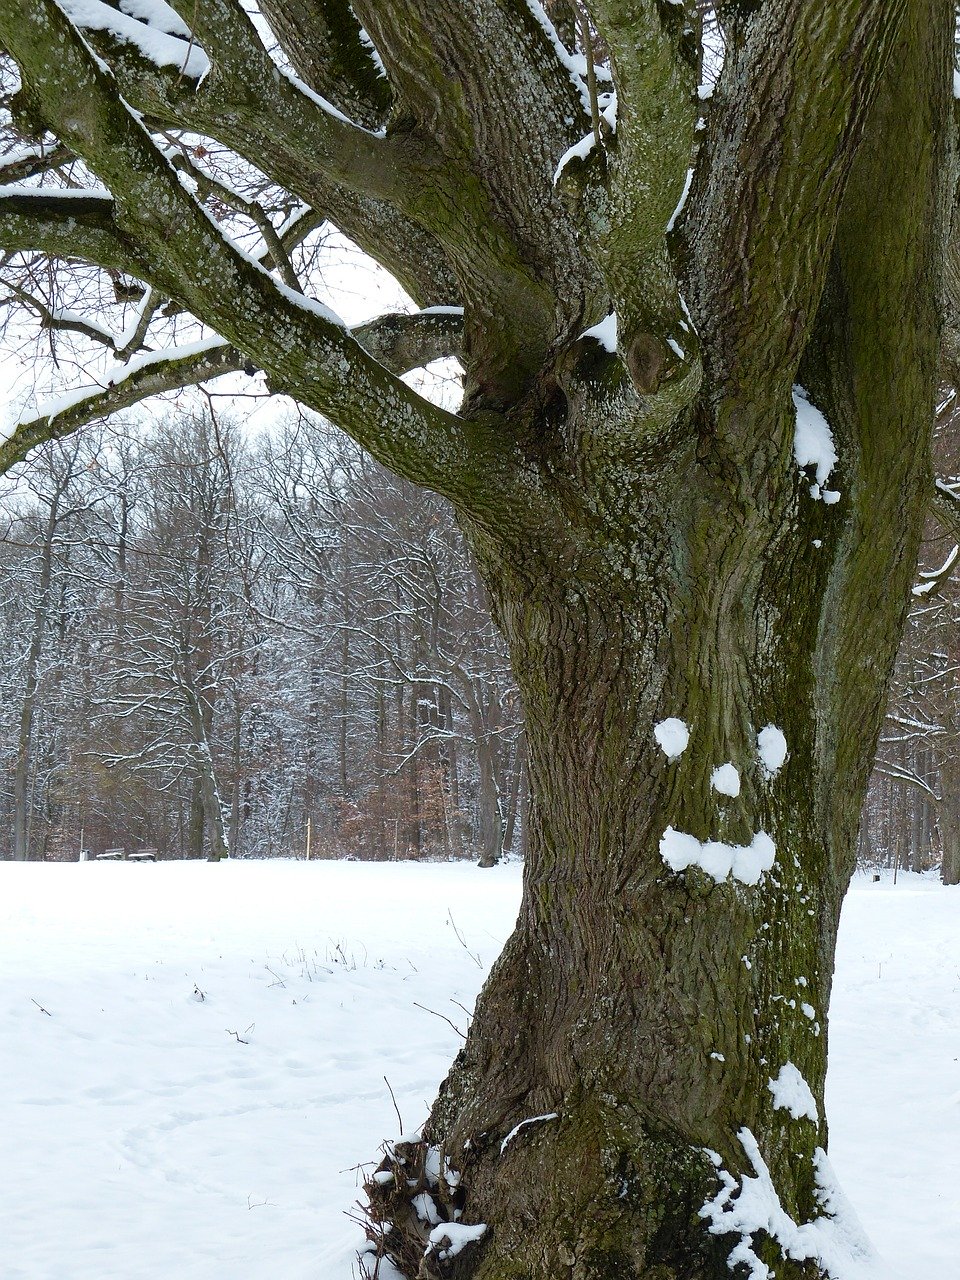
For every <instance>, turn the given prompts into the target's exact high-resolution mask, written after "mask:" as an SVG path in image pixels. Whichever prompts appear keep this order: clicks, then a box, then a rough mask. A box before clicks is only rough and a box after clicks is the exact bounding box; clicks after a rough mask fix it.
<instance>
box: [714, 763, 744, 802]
mask: <svg viewBox="0 0 960 1280" xmlns="http://www.w3.org/2000/svg"><path fill="white" fill-rule="evenodd" d="M710 785H711V786H712V787H713V789H714V791H717V792H719V793H720V795H722V796H738V795H739V794H740V773H739V771H738V770H737V769H736V767H735V766H734V765H732V764H731V763H730V762H729V761H727V763H726V764H722V765H720V766H719V767H718V768H716V769H714V771H713V773H711V775H710Z"/></svg>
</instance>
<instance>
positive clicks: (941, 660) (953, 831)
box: [841, 393, 960, 884]
mask: <svg viewBox="0 0 960 1280" xmlns="http://www.w3.org/2000/svg"><path fill="white" fill-rule="evenodd" d="M958 428H960V409H958V404H957V397H956V394H955V393H950V394H948V395H946V396H945V397H944V400H943V402H942V403H941V405H940V406H939V413H938V421H937V431H936V435H935V439H934V450H935V456H936V466H937V469H938V471H939V472H940V474H942V475H944V476H947V477H949V480H948V483H949V486H950V488H951V489H957V488H958V486H960V447H958V445H957V443H956V442H957V440H958V439H960V435H958ZM925 533H926V537H925V541H924V545H923V550H922V552H921V566H927V567H926V568H923V567H921V571H920V573H919V574H918V578H917V584H916V586H915V587H914V589H913V599H912V607H911V609H910V613H909V616H908V618H907V625H906V628H905V630H904V633H903V639H902V641H901V644H900V651H899V654H898V656H897V665H896V669H895V671H894V678H893V683H892V685H891V689H890V699H889V703H888V707H887V717H886V720H885V721H884V725H883V730H882V732H881V735H880V743H879V746H878V750H877V757H876V761H875V764H874V770H873V775H872V777H871V780H870V788H869V791H868V793H867V800H866V803H865V804H864V808H863V814H862V818H861V826H860V851H859V854H860V863H861V865H863V866H876V867H887V868H899V869H902V870H910V871H929V870H931V869H933V868H934V867H937V866H939V868H940V872H941V878H942V879H943V881H944V883H946V884H960V575H958V573H957V570H958V569H960V563H958V561H960V551H958V549H957V544H956V542H955V541H954V538H953V537H947V536H945V534H944V531H943V530H942V528H940V526H938V525H937V524H936V522H935V521H934V520H932V519H931V520H928V522H927V527H926V530H925ZM878 590H883V584H882V583H878ZM841 732H842V726H841Z"/></svg>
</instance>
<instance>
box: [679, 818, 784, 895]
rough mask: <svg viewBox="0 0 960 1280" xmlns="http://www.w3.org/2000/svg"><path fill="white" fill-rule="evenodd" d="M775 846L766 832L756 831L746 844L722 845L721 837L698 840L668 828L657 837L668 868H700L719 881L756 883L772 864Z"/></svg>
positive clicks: (774, 856) (775, 851)
mask: <svg viewBox="0 0 960 1280" xmlns="http://www.w3.org/2000/svg"><path fill="white" fill-rule="evenodd" d="M776 856H777V849H776V845H775V844H774V843H773V841H772V840H771V839H770V837H769V836H768V835H767V833H766V832H765V831H758V832H757V834H756V835H755V836H754V837H753V839H752V840H751V841H750V843H749V844H724V843H723V842H722V841H721V840H698V839H697V837H696V836H691V835H688V834H687V832H685V831H675V830H674V828H673V827H667V829H666V831H665V832H664V833H663V835H662V836H661V837H660V857H661V858H662V859H663V860H664V862H665V863H666V864H667V866H668V867H669V868H670V869H671V871H676V872H678V873H679V872H681V871H686V869H687V867H699V868H700V869H701V871H705V872H706V873H707V875H708V876H710V877H712V879H714V880H715V881H716V882H717V884H721V883H722V882H723V881H724V880H726V879H727V878H728V877H729V876H731V875H732V876H733V878H734V880H739V881H740V883H741V884H751V885H753V884H759V883H760V880H761V879H762V877H763V874H764V872H765V871H769V870H770V868H771V867H772V866H773V864H774V861H775V859H776Z"/></svg>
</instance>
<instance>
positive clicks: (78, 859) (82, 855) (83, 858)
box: [77, 825, 87, 862]
mask: <svg viewBox="0 0 960 1280" xmlns="http://www.w3.org/2000/svg"><path fill="white" fill-rule="evenodd" d="M86 860H87V858H86V854H85V853H84V852H83V826H82V825H81V827H80V856H79V857H78V858H77V861H78V862H86Z"/></svg>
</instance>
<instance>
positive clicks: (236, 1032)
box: [224, 1027, 250, 1044]
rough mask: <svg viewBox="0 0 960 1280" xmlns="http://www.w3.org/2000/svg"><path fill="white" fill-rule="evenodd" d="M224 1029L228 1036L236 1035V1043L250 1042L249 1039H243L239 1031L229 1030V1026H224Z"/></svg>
mask: <svg viewBox="0 0 960 1280" xmlns="http://www.w3.org/2000/svg"><path fill="white" fill-rule="evenodd" d="M248 1030H249V1028H248ZM224 1031H226V1033H227V1035H228V1036H236V1038H237V1044H249V1043H250V1041H249V1040H244V1038H243V1036H242V1035H241V1034H240V1032H239V1031H231V1030H230V1028H229V1027H224Z"/></svg>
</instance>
